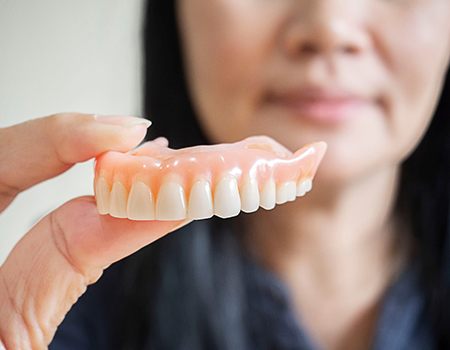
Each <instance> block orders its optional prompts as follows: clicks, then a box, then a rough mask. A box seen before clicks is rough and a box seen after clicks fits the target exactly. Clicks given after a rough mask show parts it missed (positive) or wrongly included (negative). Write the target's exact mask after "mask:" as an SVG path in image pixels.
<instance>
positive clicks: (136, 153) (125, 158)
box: [95, 136, 327, 194]
mask: <svg viewBox="0 0 450 350" xmlns="http://www.w3.org/2000/svg"><path fill="white" fill-rule="evenodd" d="M326 147H327V146H326V144H325V143H324V142H317V143H312V144H309V145H306V146H304V147H302V148H301V149H299V150H298V151H296V152H295V153H292V152H291V151H289V150H288V149H286V148H285V147H283V146H282V145H281V144H279V143H278V142H276V141H275V140H273V139H271V138H269V137H267V136H252V137H249V138H246V139H244V140H242V141H239V142H236V143H229V144H227V143H224V144H217V145H211V146H195V147H188V148H182V149H171V148H169V147H168V145H167V140H165V139H163V138H159V139H156V140H153V141H150V142H147V143H144V144H143V145H141V146H140V147H138V148H137V149H135V150H132V151H130V152H127V153H120V152H114V151H110V152H106V153H104V154H103V155H101V156H99V157H98V158H97V159H96V165H95V176H96V178H99V177H103V178H104V179H105V180H106V182H107V183H108V184H109V186H110V188H111V187H112V184H113V183H114V182H115V181H120V182H121V183H122V184H123V185H124V186H125V188H126V189H127V190H128V191H129V190H130V188H131V186H132V184H133V182H135V181H141V182H143V183H144V184H146V185H147V186H148V187H149V189H150V190H151V191H152V192H153V193H157V192H158V189H159V188H160V186H161V183H162V181H164V180H166V179H175V180H176V181H177V182H178V183H180V184H181V185H182V186H183V187H184V188H185V190H186V192H187V194H189V189H190V187H191V185H192V184H193V183H194V182H195V181H197V180H206V181H209V182H210V184H211V187H212V189H214V188H215V186H216V184H217V183H218V182H219V181H220V179H222V178H223V177H224V176H233V177H234V178H236V180H237V181H238V185H239V187H240V185H241V183H242V181H243V179H244V178H245V176H248V177H250V178H253V179H256V180H257V182H258V184H259V187H260V189H261V187H262V186H263V184H264V183H265V182H266V181H268V180H270V179H273V180H275V182H276V183H283V182H287V181H299V180H301V179H312V178H313V177H314V175H315V173H316V171H317V168H318V166H319V163H320V161H321V160H322V158H323V155H324V153H325V151H326Z"/></svg>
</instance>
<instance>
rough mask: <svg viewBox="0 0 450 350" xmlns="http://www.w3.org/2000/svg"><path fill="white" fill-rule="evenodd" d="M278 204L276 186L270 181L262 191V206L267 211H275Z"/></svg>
mask: <svg viewBox="0 0 450 350" xmlns="http://www.w3.org/2000/svg"><path fill="white" fill-rule="evenodd" d="M275 202H276V185H275V182H274V181H273V180H272V179H270V180H269V181H267V182H266V183H265V184H264V186H263V188H262V190H261V199H260V206H261V207H262V208H264V209H266V210H270V209H273V208H274V207H275Z"/></svg>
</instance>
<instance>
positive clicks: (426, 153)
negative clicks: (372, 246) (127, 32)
mask: <svg viewBox="0 0 450 350" xmlns="http://www.w3.org/2000/svg"><path fill="white" fill-rule="evenodd" d="M180 51H181V49H180V41H179V36H178V28H177V23H176V19H175V0H151V1H149V2H148V4H147V10H146V21H145V26H144V52H145V111H146V115H148V116H150V117H151V119H152V121H153V122H154V124H153V126H152V128H151V134H150V135H149V138H154V137H156V136H161V135H162V136H165V137H167V138H168V139H169V142H170V144H171V146H172V147H176V148H177V147H185V146H190V145H195V144H207V143H209V141H208V139H207V137H206V136H205V134H204V132H203V131H202V130H201V128H200V125H199V123H198V122H197V119H196V117H195V112H194V109H193V107H192V104H191V99H190V97H189V92H188V88H187V84H186V80H185V74H184V69H183V62H182V55H181V52H180ZM449 83H450V81H449V77H448V76H447V77H446V81H445V87H444V90H443V93H442V97H441V99H440V102H439V105H438V107H437V110H436V113H435V116H434V118H433V120H432V123H431V125H430V127H429V129H428V131H427V133H426V135H425V137H424V138H423V140H422V141H421V143H420V144H419V146H418V147H417V149H416V150H415V151H414V153H413V154H412V155H411V156H410V157H409V158H408V159H407V160H406V161H405V162H404V164H403V165H402V178H401V187H400V191H399V195H398V201H397V208H396V210H398V212H399V213H400V214H401V215H403V216H404V218H405V220H407V222H410V223H411V225H412V229H413V236H414V237H413V238H414V240H415V242H416V245H417V247H419V252H418V257H419V261H420V265H421V271H422V281H423V287H424V290H425V292H426V294H427V296H428V298H427V300H428V301H429V308H428V310H430V314H431V317H432V319H433V320H434V322H435V324H434V326H435V327H434V330H435V331H436V338H437V339H438V344H439V345H440V346H441V347H442V348H450V242H449V239H448V238H449V237H450V223H449V220H450V206H449V203H450V137H449V136H450V116H449V111H450V107H449V102H450V100H449V99H450V86H449ZM233 224H234V221H233V220H226V221H221V220H220V219H219V220H216V219H214V218H213V219H212V220H209V221H206V222H201V223H196V224H195V223H194V226H193V228H192V227H191V229H190V232H189V234H183V233H186V232H184V231H183V230H180V231H179V232H176V233H173V234H171V235H169V236H167V237H165V238H163V239H161V240H159V241H158V242H156V243H154V244H152V245H150V246H149V247H147V248H145V249H143V250H141V251H140V252H138V253H137V254H135V255H134V256H133V257H132V258H131V259H129V261H127V269H126V274H125V276H126V277H125V278H127V280H128V283H126V285H128V286H129V288H128V289H126V290H125V291H124V292H123V293H124V298H125V300H127V302H126V303H124V310H126V311H125V316H124V324H123V328H122V332H121V336H122V345H123V348H127V349H134V348H149V349H153V348H154V349H201V348H207V349H209V348H214V349H233V350H234V349H245V348H246V347H247V345H248V337H249V335H248V330H247V329H246V325H245V319H244V315H243V313H244V311H243V310H245V290H244V288H243V277H242V271H241V270H242V268H241V267H242V257H241V254H240V253H239V251H240V244H239V241H238V239H237V238H236V236H234V235H233V234H223V230H224V229H226V227H230V226H231V225H233ZM195 225H196V226H195ZM230 232H233V230H230ZM150 344H151V345H150Z"/></svg>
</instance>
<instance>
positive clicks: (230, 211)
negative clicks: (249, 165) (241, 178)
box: [214, 176, 241, 218]
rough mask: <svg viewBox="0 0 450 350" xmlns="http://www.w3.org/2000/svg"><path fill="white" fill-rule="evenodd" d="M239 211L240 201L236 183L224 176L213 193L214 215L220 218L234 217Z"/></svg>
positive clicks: (231, 178)
mask: <svg viewBox="0 0 450 350" xmlns="http://www.w3.org/2000/svg"><path fill="white" fill-rule="evenodd" d="M240 211H241V199H240V196H239V189H238V184H237V181H236V179H235V178H234V177H230V176H225V177H224V178H222V179H221V180H220V181H219V183H218V184H217V185H216V189H215V191H214V214H215V215H217V216H218V217H221V218H229V217H232V216H236V215H238V214H239V212H240Z"/></svg>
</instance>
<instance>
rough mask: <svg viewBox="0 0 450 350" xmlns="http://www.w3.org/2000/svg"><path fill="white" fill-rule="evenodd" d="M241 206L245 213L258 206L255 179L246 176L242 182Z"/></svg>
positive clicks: (257, 191)
mask: <svg viewBox="0 0 450 350" xmlns="http://www.w3.org/2000/svg"><path fill="white" fill-rule="evenodd" d="M240 194H241V206H242V211H243V212H245V213H252V212H254V211H257V210H258V208H259V200H260V198H259V190H258V182H257V181H256V179H253V178H249V177H246V178H245V179H244V181H243V183H242V188H241V191H240Z"/></svg>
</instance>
